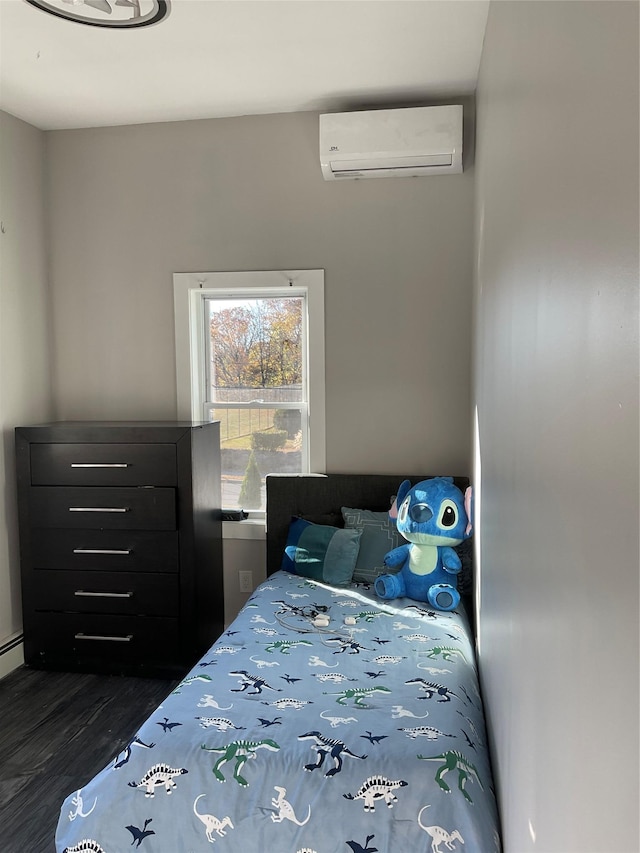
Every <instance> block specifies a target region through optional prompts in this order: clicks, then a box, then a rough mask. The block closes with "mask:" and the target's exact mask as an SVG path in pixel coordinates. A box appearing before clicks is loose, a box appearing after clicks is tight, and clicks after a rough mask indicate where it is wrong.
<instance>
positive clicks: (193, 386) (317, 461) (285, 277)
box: [173, 270, 326, 515]
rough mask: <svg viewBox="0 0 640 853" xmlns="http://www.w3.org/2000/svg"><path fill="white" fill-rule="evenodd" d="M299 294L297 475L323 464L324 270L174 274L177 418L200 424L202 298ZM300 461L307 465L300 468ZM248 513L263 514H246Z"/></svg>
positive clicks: (203, 369)
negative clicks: (303, 433) (300, 439)
mask: <svg viewBox="0 0 640 853" xmlns="http://www.w3.org/2000/svg"><path fill="white" fill-rule="evenodd" d="M294 295H298V296H304V297H305V304H306V306H307V311H306V335H307V348H306V353H305V354H304V355H305V357H306V364H305V370H306V379H307V393H308V412H307V415H308V416H307V435H308V439H309V440H308V456H307V459H306V460H305V459H304V457H303V468H308V471H306V470H303V471H302V473H314V474H322V473H324V472H325V466H326V439H325V435H326V433H325V382H324V270H270V271H250V272H195V273H174V275H173V304H174V318H175V346H176V383H177V410H178V418H180V419H181V420H189V421H195V422H197V423H200V422H202V421H203V414H204V404H205V400H206V366H205V365H206V358H207V342H206V327H207V322H206V319H205V304H206V298H207V296H209V297H218V298H224V297H225V296H228V297H229V298H242V297H251V296H254V297H261V298H265V297H269V296H274V297H284V296H294ZM305 461H306V462H307V464H306V465H305ZM251 515H263V514H261V513H256V514H254V513H252V514H251Z"/></svg>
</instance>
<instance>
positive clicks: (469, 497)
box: [464, 486, 473, 536]
mask: <svg viewBox="0 0 640 853" xmlns="http://www.w3.org/2000/svg"><path fill="white" fill-rule="evenodd" d="M464 509H465V512H466V513H467V528H466V530H465V531H464V535H465V536H471V531H472V530H473V488H472V487H471V486H467V489H466V491H465V493H464Z"/></svg>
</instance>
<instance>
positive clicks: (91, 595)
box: [73, 589, 133, 598]
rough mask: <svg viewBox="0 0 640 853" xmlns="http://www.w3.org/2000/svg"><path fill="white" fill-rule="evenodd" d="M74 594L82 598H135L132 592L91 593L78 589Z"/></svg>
mask: <svg viewBox="0 0 640 853" xmlns="http://www.w3.org/2000/svg"><path fill="white" fill-rule="evenodd" d="M73 594H74V595H77V596H78V597H82V598H133V593H132V592H91V591H90V590H86V589H77V590H76V591H75V592H74V593H73Z"/></svg>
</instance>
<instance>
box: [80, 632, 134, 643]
mask: <svg viewBox="0 0 640 853" xmlns="http://www.w3.org/2000/svg"><path fill="white" fill-rule="evenodd" d="M74 638H75V639H76V640H106V641H107V642H109V643H130V642H131V640H133V634H127V636H126V637H107V636H102V635H100V634H82V633H79V634H74Z"/></svg>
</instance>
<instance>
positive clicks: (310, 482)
mask: <svg viewBox="0 0 640 853" xmlns="http://www.w3.org/2000/svg"><path fill="white" fill-rule="evenodd" d="M430 476H435V475H432V474H418V475H416V474H414V475H411V474H269V475H268V476H267V479H266V482H267V575H271V574H273V572H275V571H277V570H278V569H279V568H280V566H281V564H282V555H283V553H284V547H285V545H286V542H287V534H288V532H289V522H290V521H291V516H292V515H302V516H305V517H308V516H316V517H318V516H323V515H331V514H336V515H339V514H340V507H343V506H350V507H356V508H358V509H371V510H375V511H378V512H383V511H385V510H388V509H389V507H390V506H391V498H392V497H393V496H394V495H395V494H396V493H397V491H398V487H399V486H400V483H402V481H403V480H410V481H411V482H412V483H414V484H415V483H419V482H420V480H427V479H428V478H429V477H430ZM453 479H454V483H455V484H456V486H458V488H459V489H461V490H462V491H464V490H465V489H466V487H467V486H468V485H469V480H468V478H467V477H454V478H453Z"/></svg>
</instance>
